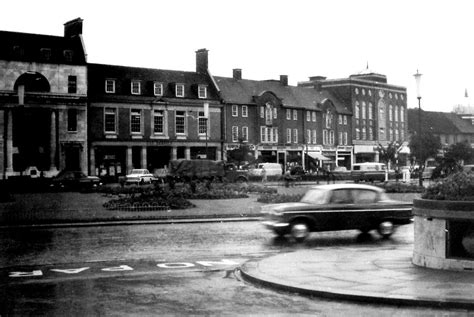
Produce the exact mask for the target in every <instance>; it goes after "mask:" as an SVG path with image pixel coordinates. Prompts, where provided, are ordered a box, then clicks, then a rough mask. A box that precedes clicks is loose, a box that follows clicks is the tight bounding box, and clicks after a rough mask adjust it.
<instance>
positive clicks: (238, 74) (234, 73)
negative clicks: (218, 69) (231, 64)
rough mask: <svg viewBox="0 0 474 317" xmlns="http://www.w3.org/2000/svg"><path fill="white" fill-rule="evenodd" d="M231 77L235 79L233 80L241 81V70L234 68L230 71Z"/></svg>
mask: <svg viewBox="0 0 474 317" xmlns="http://www.w3.org/2000/svg"><path fill="white" fill-rule="evenodd" d="M232 77H233V78H234V79H235V80H241V79H242V69H240V68H234V69H233V70H232Z"/></svg>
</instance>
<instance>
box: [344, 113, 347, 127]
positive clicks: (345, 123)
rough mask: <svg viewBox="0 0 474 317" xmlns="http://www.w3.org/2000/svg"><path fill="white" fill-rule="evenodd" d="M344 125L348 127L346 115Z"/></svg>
mask: <svg viewBox="0 0 474 317" xmlns="http://www.w3.org/2000/svg"><path fill="white" fill-rule="evenodd" d="M344 125H347V116H346V115H344Z"/></svg>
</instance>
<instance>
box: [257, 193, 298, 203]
mask: <svg viewBox="0 0 474 317" xmlns="http://www.w3.org/2000/svg"><path fill="white" fill-rule="evenodd" d="M303 195H304V194H300V195H298V194H296V195H281V194H280V195H279V194H262V195H260V197H258V198H257V201H258V202H260V203H265V204H279V203H288V202H298V201H300V200H301V198H302V197H303Z"/></svg>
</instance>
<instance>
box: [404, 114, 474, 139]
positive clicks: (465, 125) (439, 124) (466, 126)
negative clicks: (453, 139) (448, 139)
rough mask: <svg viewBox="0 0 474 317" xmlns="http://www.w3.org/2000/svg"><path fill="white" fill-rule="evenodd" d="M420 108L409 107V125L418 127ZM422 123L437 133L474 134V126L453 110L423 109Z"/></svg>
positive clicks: (428, 129)
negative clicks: (436, 110) (435, 110)
mask: <svg viewBox="0 0 474 317" xmlns="http://www.w3.org/2000/svg"><path fill="white" fill-rule="evenodd" d="M418 111H419V110H418V109H408V127H409V129H410V130H412V131H415V130H417V129H418ZM421 125H422V129H423V130H424V131H432V132H433V133H437V134H459V133H462V134H464V133H466V134H474V126H473V125H472V124H470V123H469V122H468V121H466V120H463V119H461V118H460V117H459V116H458V115H457V114H455V113H451V112H434V111H424V110H421Z"/></svg>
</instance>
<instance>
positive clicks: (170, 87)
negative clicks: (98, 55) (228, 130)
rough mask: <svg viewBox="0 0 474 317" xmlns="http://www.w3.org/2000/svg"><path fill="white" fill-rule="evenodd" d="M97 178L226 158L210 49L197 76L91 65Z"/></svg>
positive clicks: (200, 55) (199, 61) (201, 56)
mask: <svg viewBox="0 0 474 317" xmlns="http://www.w3.org/2000/svg"><path fill="white" fill-rule="evenodd" d="M88 82H89V141H90V143H89V147H90V157H89V159H90V166H91V174H93V175H100V176H103V177H112V178H113V177H116V176H119V175H124V174H126V173H128V172H129V171H130V170H131V169H133V168H147V169H149V170H150V171H152V172H153V171H154V170H156V169H160V168H164V167H165V166H167V165H168V163H169V161H170V160H172V159H195V158H206V157H207V158H209V159H213V160H220V159H222V150H221V148H222V145H221V144H222V140H221V135H222V131H221V121H222V114H221V105H220V102H219V99H218V96H217V92H216V90H215V88H214V86H213V83H212V80H211V77H210V76H209V74H208V56H207V50H198V51H197V52H196V71H195V72H184V71H170V70H160V69H147V68H137V67H125V66H114V65H101V64H89V77H88Z"/></svg>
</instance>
